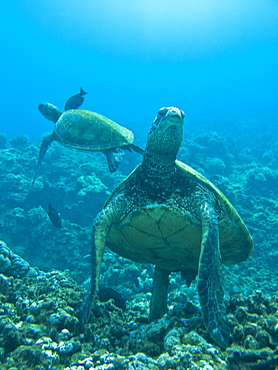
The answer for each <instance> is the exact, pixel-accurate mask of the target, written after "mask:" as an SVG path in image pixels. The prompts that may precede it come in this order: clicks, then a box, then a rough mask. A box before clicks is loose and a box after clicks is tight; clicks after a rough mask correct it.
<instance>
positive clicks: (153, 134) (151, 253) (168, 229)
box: [79, 107, 253, 348]
mask: <svg viewBox="0 0 278 370" xmlns="http://www.w3.org/2000/svg"><path fill="white" fill-rule="evenodd" d="M183 119H184V113H183V111H181V110H180V109H178V108H174V107H169V108H161V109H160V110H159V112H158V115H157V117H156V118H155V120H154V122H153V124H152V126H151V129H150V131H149V136H148V141H147V145H146V149H145V153H144V156H143V162H142V164H140V165H139V166H138V167H137V168H136V169H135V170H134V171H133V172H131V174H130V175H129V176H128V177H127V178H126V179H125V180H124V181H123V182H122V183H121V184H120V185H119V186H118V187H117V188H116V189H115V190H114V191H113V192H112V194H111V195H110V197H109V198H108V200H107V201H106V203H105V205H104V207H103V209H102V211H101V212H100V213H99V214H98V216H97V217H96V219H95V222H94V226H93V238H92V277H91V288H90V291H89V293H88V295H87V297H86V298H85V300H84V302H83V304H82V305H81V309H80V312H79V318H80V322H81V326H83V325H84V324H85V323H86V322H87V319H88V316H89V312H90V307H91V303H92V302H93V301H94V298H95V295H96V292H97V289H98V283H99V277H100V266H101V261H102V255H103V250H104V247H105V246H107V247H109V248H110V249H111V250H112V251H114V252H116V253H118V254H119V255H121V256H123V257H126V258H129V259H131V260H133V261H136V262H141V263H151V264H154V265H155V274H154V283H153V294H152V300H151V306H150V320H154V319H157V318H160V317H161V316H162V315H163V314H164V313H166V310H167V286H168V276H169V274H170V273H171V272H172V271H181V273H182V275H183V276H184V277H185V278H186V279H187V281H188V283H190V282H191V281H192V280H193V279H194V278H195V277H196V275H197V274H198V284H197V286H198V292H199V299H200V306H201V310H202V315H203V320H204V324H205V326H206V328H207V330H208V332H209V334H210V335H211V337H212V338H213V340H214V341H215V342H216V343H217V344H218V345H219V346H221V347H223V348H225V347H226V346H227V345H228V343H229V334H230V329H229V325H228V321H227V315H226V308H225V304H224V300H223V293H222V285H221V271H220V270H221V262H222V263H224V264H233V263H239V262H241V261H244V260H246V259H247V258H248V257H249V256H250V254H251V252H252V250H253V241H252V238H251V236H250V234H249V232H248V230H247V228H246V226H245V225H244V223H243V221H242V220H241V218H240V216H239V215H238V213H237V211H236V210H235V209H234V207H233V206H232V205H231V204H230V202H229V201H228V200H227V199H226V197H225V196H224V195H223V194H222V193H221V192H220V191H219V190H218V189H217V188H216V187H215V186H214V185H213V184H212V183H211V182H210V181H208V180H207V179H206V178H205V177H203V176H202V175H201V174H199V173H198V172H196V171H195V170H193V169H192V168H191V167H189V166H187V165H186V164H184V163H182V162H179V161H177V160H176V155H177V153H178V151H179V148H180V145H181V142H182V136H183Z"/></svg>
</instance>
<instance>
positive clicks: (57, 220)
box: [47, 203, 62, 229]
mask: <svg viewBox="0 0 278 370" xmlns="http://www.w3.org/2000/svg"><path fill="white" fill-rule="evenodd" d="M47 214H48V217H49V219H50V221H51V222H52V224H53V225H54V226H55V227H58V228H59V229H60V228H61V227H62V219H61V215H60V213H59V212H57V211H56V209H55V208H53V207H52V205H51V203H49V205H48V212H47Z"/></svg>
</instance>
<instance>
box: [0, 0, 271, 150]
mask: <svg viewBox="0 0 278 370" xmlns="http://www.w3.org/2000/svg"><path fill="white" fill-rule="evenodd" d="M3 2H4V3H3ZM3 2H2V3H1V14H2V20H1V24H0V31H1V36H2V37H1V39H2V41H1V49H2V50H1V55H2V57H1V69H0V74H1V97H0V102H1V120H0V132H1V133H6V134H7V135H8V139H11V138H12V137H14V136H16V135H21V134H27V135H28V136H30V139H31V141H32V142H35V143H39V142H40V140H41V136H42V135H43V134H44V133H45V132H46V131H48V132H50V131H52V128H53V125H52V123H51V122H50V121H46V120H45V118H44V117H42V116H41V115H40V113H39V111H38V110H37V105H38V104H39V103H40V102H51V103H53V104H55V105H56V106H58V107H60V108H61V109H62V108H63V107H64V104H65V101H66V100H67V99H68V98H69V97H70V96H71V95H73V94H75V93H77V92H78V91H79V88H80V86H83V88H84V89H85V90H86V91H88V95H86V97H85V102H84V104H83V108H84V109H90V110H93V111H96V112H98V113H101V114H104V115H107V116H108V117H110V118H111V119H113V120H115V121H116V122H118V123H120V124H123V125H125V126H127V127H129V128H132V129H133V130H134V132H135V133H137V135H138V137H140V135H142V136H144V135H146V134H147V130H148V128H149V126H150V123H151V121H152V120H153V118H154V116H155V115H156V113H157V110H158V109H159V108H160V107H162V106H170V105H174V106H178V107H179V108H181V109H183V110H184V111H185V112H186V115H187V119H186V127H187V129H188V130H195V129H198V128H199V129H215V130H223V128H225V129H229V130H231V131H232V132H234V133H235V135H236V132H237V130H238V129H239V126H240V125H241V122H242V121H244V122H247V123H248V122H249V124H250V125H256V124H257V123H258V124H259V123H261V124H262V125H263V123H264V122H268V124H270V125H273V127H274V128H275V125H276V124H277V114H278V108H277V101H278V72H277V70H278V68H277V66H278V2H277V1H276V0H264V1H258V0H257V1H256V0H200V1H193V0H186V1H185V0H172V1H165V0H160V1H159V0H148V1H147V0H140V1H139V0H133V1H129V0H78V1H77V0H76V1H74V0H70V1H69V0H67V1H66V0H59V1H57V0H43V1H42V0H24V1H16V0H11V1H8V0H4V1H3ZM259 134H260V132H258V135H259Z"/></svg>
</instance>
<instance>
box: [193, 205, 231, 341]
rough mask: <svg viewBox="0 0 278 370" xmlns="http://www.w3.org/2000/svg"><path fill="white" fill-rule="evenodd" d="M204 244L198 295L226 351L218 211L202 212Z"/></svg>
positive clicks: (206, 319) (207, 208) (209, 328)
mask: <svg viewBox="0 0 278 370" xmlns="http://www.w3.org/2000/svg"><path fill="white" fill-rule="evenodd" d="M201 219H202V244H201V254H200V259H199V273H198V292H199V298H200V305H201V309H202V314H203V320H204V324H205V326H206V328H207V331H208V332H209V334H210V336H211V337H212V339H213V340H214V341H215V342H216V343H217V344H218V345H219V346H220V347H222V348H226V347H227V346H228V345H229V336H230V328H229V324H228V320H227V313H226V308H225V304H224V299H223V291H222V285H221V267H220V262H221V254H220V248H219V228H218V220H217V216H216V213H215V211H214V209H213V208H212V207H211V206H210V205H208V204H207V203H205V204H204V205H203V206H202V208H201Z"/></svg>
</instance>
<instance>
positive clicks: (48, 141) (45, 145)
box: [31, 134, 54, 186]
mask: <svg viewBox="0 0 278 370" xmlns="http://www.w3.org/2000/svg"><path fill="white" fill-rule="evenodd" d="M53 140H54V139H53V134H50V135H48V136H46V137H45V138H44V139H43V141H42V143H41V147H40V152H39V158H38V164H37V170H36V173H35V176H34V178H33V181H32V183H31V186H33V185H34V183H35V181H36V178H37V176H38V173H39V169H40V167H41V164H42V160H43V158H44V156H45V154H46V152H47V150H48V148H49V145H50V144H51V143H52V141H53Z"/></svg>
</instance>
